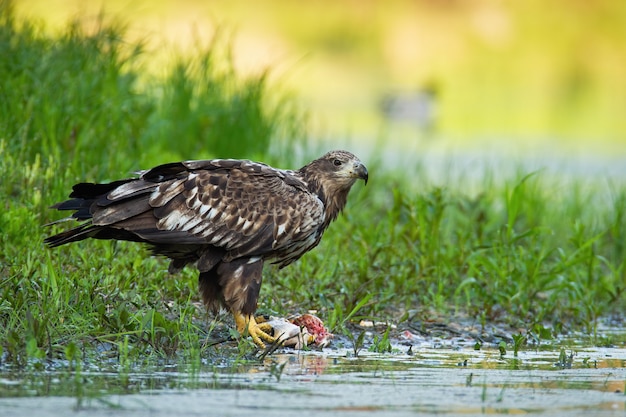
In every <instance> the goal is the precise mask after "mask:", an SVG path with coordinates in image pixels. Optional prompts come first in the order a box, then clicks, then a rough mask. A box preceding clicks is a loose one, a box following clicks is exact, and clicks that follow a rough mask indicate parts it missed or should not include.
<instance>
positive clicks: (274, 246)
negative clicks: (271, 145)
mask: <svg viewBox="0 0 626 417" xmlns="http://www.w3.org/2000/svg"><path fill="white" fill-rule="evenodd" d="M183 164H185V166H186V168H187V169H190V170H191V171H189V172H187V173H186V175H185V176H184V177H182V176H181V175H177V176H176V179H170V180H167V181H165V182H162V183H160V184H158V188H156V189H155V190H154V191H153V192H152V193H151V195H150V199H149V205H150V207H151V208H152V213H153V215H154V216H155V217H156V229H153V230H145V231H142V232H139V234H140V235H141V236H142V237H143V238H145V239H146V240H149V241H152V242H158V243H170V242H171V243H186V244H210V245H213V246H216V247H220V248H224V249H225V250H226V251H228V255H227V256H226V258H225V259H234V258H237V257H240V256H255V255H267V254H270V253H272V252H276V251H282V250H285V249H286V248H288V247H290V245H293V244H294V241H296V242H297V241H299V240H307V241H309V240H310V239H308V237H309V235H311V234H315V233H316V232H317V229H318V228H319V226H320V224H322V222H323V219H324V211H323V205H322V203H321V201H320V200H319V199H318V198H317V197H316V196H314V195H313V194H311V193H310V192H309V191H308V190H306V188H305V184H303V183H302V181H301V180H300V179H298V178H295V177H294V176H293V173H291V172H290V171H281V170H276V169H274V168H270V167H268V166H267V165H264V164H257V163H253V162H249V161H238V160H212V161H188V162H185V163H183ZM169 169H170V171H171V167H169ZM150 175H152V177H153V178H156V177H157V173H156V172H150ZM170 178H171V177H170Z"/></svg>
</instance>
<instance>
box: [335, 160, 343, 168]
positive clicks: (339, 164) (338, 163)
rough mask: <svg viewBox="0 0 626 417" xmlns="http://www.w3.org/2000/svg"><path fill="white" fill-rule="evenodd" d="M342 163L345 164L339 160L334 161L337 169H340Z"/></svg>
mask: <svg viewBox="0 0 626 417" xmlns="http://www.w3.org/2000/svg"><path fill="white" fill-rule="evenodd" d="M342 163H343V162H341V161H340V160H339V159H335V160H334V161H333V164H335V166H336V167H340V166H341V164H342Z"/></svg>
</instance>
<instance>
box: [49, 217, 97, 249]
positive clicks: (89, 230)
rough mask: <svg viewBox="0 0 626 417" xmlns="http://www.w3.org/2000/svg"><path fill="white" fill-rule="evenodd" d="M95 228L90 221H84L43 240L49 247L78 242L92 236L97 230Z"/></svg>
mask: <svg viewBox="0 0 626 417" xmlns="http://www.w3.org/2000/svg"><path fill="white" fill-rule="evenodd" d="M97 229H98V228H97V227H96V226H93V225H91V224H90V223H85V224H82V225H80V226H78V227H75V228H73V229H70V230H66V231H65V232H61V233H59V234H56V235H54V236H50V237H47V238H46V239H45V240H44V242H45V243H46V245H48V246H49V247H51V248H56V247H57V246H61V245H65V244H66V243H71V242H78V241H79V240H84V239H87V238H89V237H92V236H93V235H94V234H95V233H96V232H97Z"/></svg>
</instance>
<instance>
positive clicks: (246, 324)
mask: <svg viewBox="0 0 626 417" xmlns="http://www.w3.org/2000/svg"><path fill="white" fill-rule="evenodd" d="M233 316H234V317H235V325H236V326H237V331H238V332H239V334H241V335H242V336H245V335H246V334H249V335H250V337H252V341H253V342H254V343H255V344H256V345H257V346H258V347H259V348H260V349H265V343H263V340H265V341H266V342H268V343H274V342H275V341H276V338H275V337H274V336H270V334H269V333H268V332H269V331H271V330H272V326H271V325H270V324H269V323H257V322H256V320H255V319H254V317H252V315H243V314H241V313H233ZM261 339H263V340H261Z"/></svg>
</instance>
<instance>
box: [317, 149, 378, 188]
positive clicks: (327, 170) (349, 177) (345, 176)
mask: <svg viewBox="0 0 626 417" xmlns="http://www.w3.org/2000/svg"><path fill="white" fill-rule="evenodd" d="M308 166H311V167H312V168H314V172H315V174H316V177H317V179H318V180H320V181H322V182H328V183H330V184H332V185H333V187H330V188H334V189H336V190H337V191H339V190H346V191H348V190H350V187H352V185H353V184H354V183H355V182H356V181H357V180H358V179H362V180H363V181H365V184H367V179H368V173H367V168H366V167H365V165H363V162H361V161H360V160H359V158H357V157H356V156H354V155H353V154H351V153H350V152H348V151H330V152H328V153H327V154H326V155H324V156H322V157H321V158H319V159H316V160H315V161H313V162H311V163H310V164H309V165H308ZM330 184H327V185H330ZM325 188H326V187H325Z"/></svg>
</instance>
